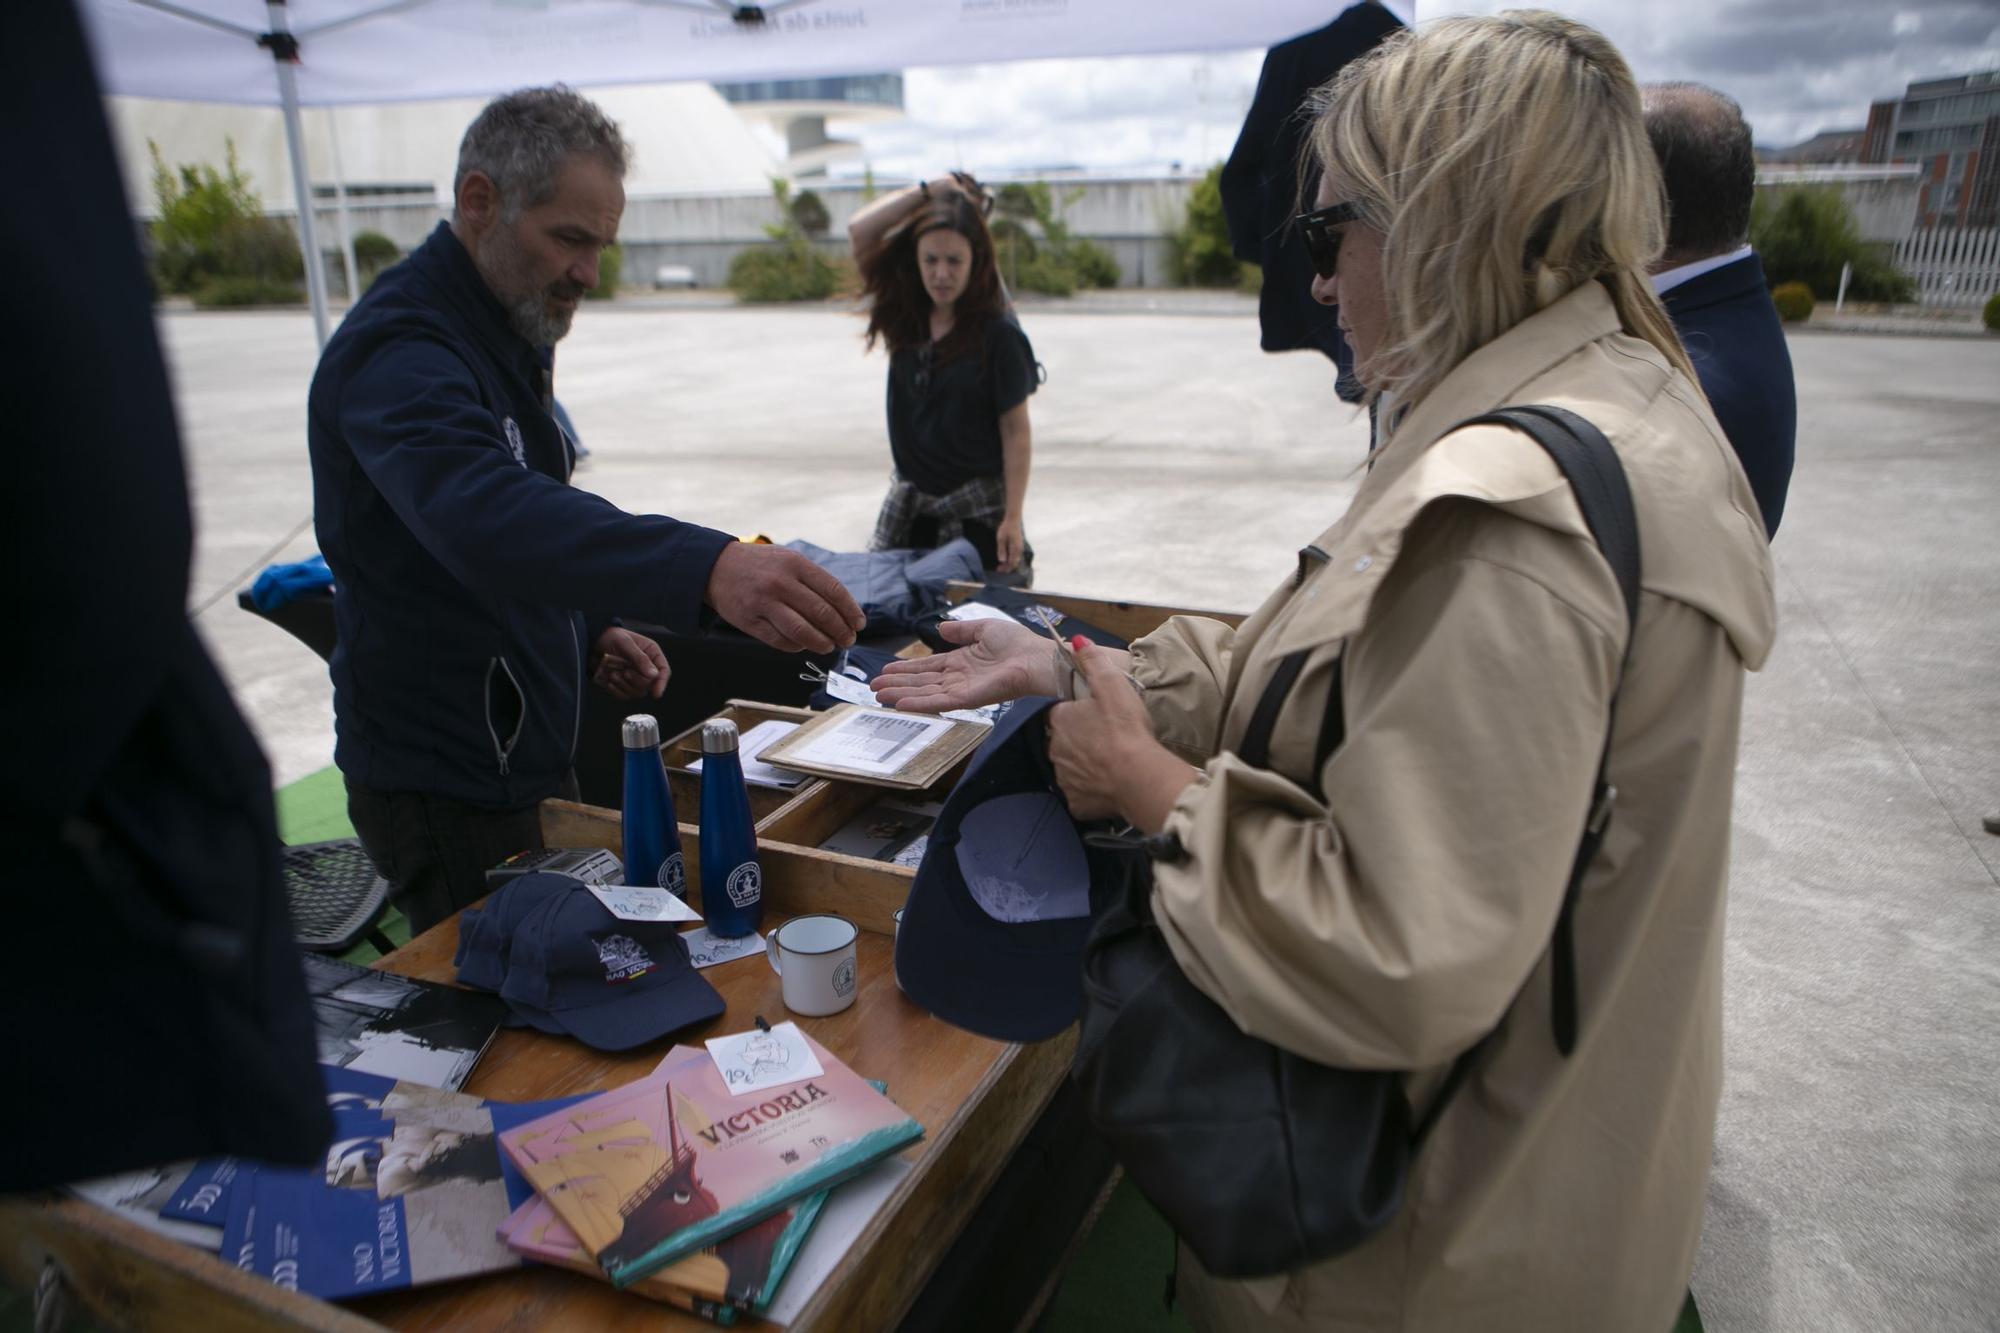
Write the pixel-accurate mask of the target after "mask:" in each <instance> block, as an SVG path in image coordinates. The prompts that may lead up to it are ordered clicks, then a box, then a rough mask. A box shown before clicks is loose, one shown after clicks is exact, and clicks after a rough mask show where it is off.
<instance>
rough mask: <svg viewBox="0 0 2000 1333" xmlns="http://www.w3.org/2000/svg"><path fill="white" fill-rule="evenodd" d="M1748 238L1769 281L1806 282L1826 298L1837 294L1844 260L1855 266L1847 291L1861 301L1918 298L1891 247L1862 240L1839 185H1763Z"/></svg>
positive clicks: (1823, 298)
mask: <svg viewBox="0 0 2000 1333" xmlns="http://www.w3.org/2000/svg"><path fill="white" fill-rule="evenodd" d="M1750 243H1751V244H1752V245H1754V246H1756V247H1757V254H1758V257H1759V258H1760V259H1761V260H1762V261H1763V264H1764V276H1765V277H1766V278H1768V279H1769V280H1770V281H1771V282H1773V283H1778V284H1783V283H1787V282H1802V283H1804V284H1805V285H1806V286H1807V287H1809V288H1811V289H1812V293H1813V295H1814V296H1816V297H1818V298H1819V299H1820V300H1823V301H1824V300H1831V299H1832V298H1833V297H1834V296H1836V295H1837V294H1838V293H1839V291H1840V270H1841V267H1842V265H1845V264H1852V265H1853V266H1854V272H1853V275H1852V277H1851V279H1850V280H1849V282H1848V286H1847V294H1848V295H1849V296H1851V297H1853V298H1854V299H1855V300H1857V301H1909V300H1914V299H1915V297H1916V284H1914V283H1913V282H1911V281H1910V279H1909V278H1908V277H1906V276H1904V274H1903V273H1902V272H1901V270H1899V269H1898V268H1897V267H1896V266H1895V265H1894V264H1893V263H1891V262H1890V261H1889V257H1888V247H1886V246H1882V245H1875V244H1871V243H1870V242H1867V241H1864V240H1862V239H1861V233H1860V231H1859V230H1858V229H1857V228H1856V227H1855V225H1854V215H1853V214H1852V213H1850V212H1849V211H1848V208H1847V201H1846V200H1845V199H1843V198H1841V195H1840V190H1839V189H1838V187H1835V186H1827V185H1793V186H1787V187H1785V188H1783V189H1778V190H1759V191H1758V192H1757V198H1756V202H1755V204H1754V205H1753V207H1752V208H1751V212H1750Z"/></svg>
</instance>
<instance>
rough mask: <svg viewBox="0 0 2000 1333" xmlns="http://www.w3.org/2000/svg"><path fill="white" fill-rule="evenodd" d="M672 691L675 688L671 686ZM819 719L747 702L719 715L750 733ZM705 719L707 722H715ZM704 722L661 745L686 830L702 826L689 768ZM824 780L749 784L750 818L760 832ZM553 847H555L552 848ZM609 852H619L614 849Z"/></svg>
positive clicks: (695, 776) (695, 780) (697, 784)
mask: <svg viewBox="0 0 2000 1333" xmlns="http://www.w3.org/2000/svg"><path fill="white" fill-rule="evenodd" d="M668 688H669V689H671V688H673V687H672V686H668ZM815 716H817V714H815V713H814V712H813V711H812V709H810V708H789V707H786V706H785V705H783V704H761V703H754V702H752V701H750V700H748V699H731V700H730V701H729V706H728V707H726V708H724V709H723V710H722V711H721V712H719V713H717V714H716V715H715V717H717V718H727V719H729V720H730V721H731V722H734V723H735V724H736V730H737V731H738V732H739V733H741V732H748V731H749V730H750V728H752V727H754V726H756V725H757V724H758V723H759V722H771V721H782V722H798V723H801V724H803V723H805V722H807V721H809V720H811V719H812V718H813V717H815ZM713 720H714V719H712V718H711V719H705V720H704V721H713ZM703 725H704V723H703V722H697V723H695V724H694V725H693V726H691V727H689V728H688V729H687V730H686V731H683V732H682V733H681V734H680V735H678V736H675V737H672V738H671V739H669V740H666V741H664V742H662V743H661V745H660V758H661V759H662V760H663V761H664V762H665V763H666V766H667V790H668V792H669V794H671V795H672V796H673V798H674V818H676V819H677V820H679V821H680V822H681V824H682V825H683V826H685V825H688V824H693V823H699V822H700V820H701V774H700V772H698V771H697V772H689V771H688V765H689V764H691V763H693V762H694V761H695V760H697V759H699V758H701V729H702V726H703ZM823 782H824V779H821V778H811V777H809V778H807V779H806V780H805V781H804V782H803V783H801V784H800V785H799V786H797V787H794V788H792V789H791V790H790V791H786V790H784V789H783V788H779V787H758V786H753V785H748V784H746V786H745V788H744V790H745V791H747V792H748V793H749V794H750V818H751V820H752V822H753V823H755V824H756V825H757V827H758V829H759V831H760V832H761V831H762V829H763V825H764V821H765V820H767V819H769V818H770V817H771V816H772V815H775V814H777V813H778V811H780V810H782V809H784V808H785V807H786V806H787V805H789V804H791V803H792V802H793V801H794V800H795V799H797V798H798V797H801V796H804V795H806V794H807V793H808V792H810V791H811V789H812V788H813V787H815V786H818V785H822V784H823ZM551 845H554V844H551ZM610 850H612V851H613V852H616V851H617V850H618V848H617V847H616V846H613V847H612V848H611V849H610ZM686 850H687V852H688V868H689V873H690V874H692V873H693V867H694V852H693V848H687V849H686Z"/></svg>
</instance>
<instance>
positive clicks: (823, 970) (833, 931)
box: [764, 915, 860, 1018]
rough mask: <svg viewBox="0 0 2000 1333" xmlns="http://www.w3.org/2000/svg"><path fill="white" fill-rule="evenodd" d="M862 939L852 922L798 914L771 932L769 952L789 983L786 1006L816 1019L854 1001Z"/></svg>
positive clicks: (766, 949) (773, 964)
mask: <svg viewBox="0 0 2000 1333" xmlns="http://www.w3.org/2000/svg"><path fill="white" fill-rule="evenodd" d="M858 938H859V932H857V931H856V930H855V928H854V923H853V922H852V921H849V920H848V919H847V918H846V917H841V916H832V915H821V916H795V917H793V918H792V919H791V920H790V921H787V922H786V923H785V924H784V925H782V926H779V927H778V928H777V929H776V930H774V931H772V932H771V935H770V938H769V939H767V940H766V941H765V942H764V953H765V956H766V957H768V958H769V959H770V960H771V969H772V971H774V972H776V973H777V974H778V976H779V977H780V978H782V979H783V981H784V995H785V1008H787V1009H789V1010H791V1011H792V1012H793V1013H795V1014H804V1015H806V1016H807V1017H809V1018H816V1017H823V1016H824V1015H827V1014H837V1013H839V1012H840V1011H841V1010H843V1009H845V1008H846V1007H847V1006H848V1005H850V1004H853V1003H854V995H855V992H856V991H857V990H859V989H860V987H859V986H858V985H857V984H856V978H855V975H854V946H855V941H856V940H857V939H858Z"/></svg>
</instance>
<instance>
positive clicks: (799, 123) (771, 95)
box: [715, 74, 903, 176]
mask: <svg viewBox="0 0 2000 1333" xmlns="http://www.w3.org/2000/svg"><path fill="white" fill-rule="evenodd" d="M715 90H716V91H717V92H718V93H721V94H722V97H723V100H724V101H726V102H728V103H730V104H731V105H732V106H734V107H735V108H736V109H737V110H738V111H739V112H741V113H742V114H743V115H745V116H748V117H750V118H752V119H757V120H764V121H768V122H769V123H770V124H771V125H773V126H774V127H775V128H776V129H777V130H778V131H779V132H780V133H781V134H783V135H784V136H785V152H786V159H785V165H786V166H787V167H788V168H789V169H790V170H791V172H792V174H793V175H795V176H815V175H823V174H825V172H826V169H827V167H828V166H829V165H830V164H832V163H833V162H836V161H838V160H839V159H841V158H844V157H854V156H857V155H858V154H859V153H860V152H861V145H860V144H857V143H854V142H852V141H851V140H847V139H833V138H829V137H827V132H826V122H827V120H828V119H829V118H833V119H839V120H891V119H894V118H896V117H898V116H901V115H902V114H903V76H902V75H901V74H851V75H846V76H843V77H839V78H825V79H761V80H758V81H755V82H752V83H718V84H716V85H715Z"/></svg>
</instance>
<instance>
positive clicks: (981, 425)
mask: <svg viewBox="0 0 2000 1333" xmlns="http://www.w3.org/2000/svg"><path fill="white" fill-rule="evenodd" d="M1035 382H1036V375H1035V350H1034V348H1032V347H1030V346H1029V345H1028V335H1027V334H1025V333H1023V332H1021V326H1020V325H1019V324H1016V323H1015V322H1014V321H1013V320H1012V319H1011V318H1004V319H991V320H988V321H987V322H986V338H985V341H984V343H983V344H981V345H978V346H975V347H973V348H971V349H969V350H967V351H964V352H961V353H960V354H959V355H957V356H954V357H952V358H950V359H949V360H946V361H943V362H939V361H938V360H937V356H936V349H935V346H934V345H933V344H931V343H925V344H923V345H922V346H921V347H914V348H906V349H904V350H903V351H900V352H897V353H895V354H894V355H893V356H891V357H890V358H889V452H890V453H891V454H892V455H894V457H895V460H896V471H897V472H898V473H899V474H901V476H902V478H903V480H905V481H907V482H909V483H910V484H911V485H913V486H915V487H916V488H917V489H918V490H920V491H924V492H926V493H928V494H931V495H943V494H944V493H945V492H947V491H951V490H956V489H957V488H958V487H960V486H963V485H964V484H965V483H966V482H968V481H971V480H972V479H973V478H974V477H997V476H999V475H1000V473H1001V471H1002V467H1001V459H1000V416H1001V414H1002V413H1003V412H1006V411H1008V410H1010V409H1011V408H1014V407H1016V406H1018V405H1019V404H1020V403H1021V402H1022V401H1023V400H1024V399H1026V398H1027V396H1028V395H1029V394H1031V393H1033V392H1034V391H1035Z"/></svg>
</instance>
